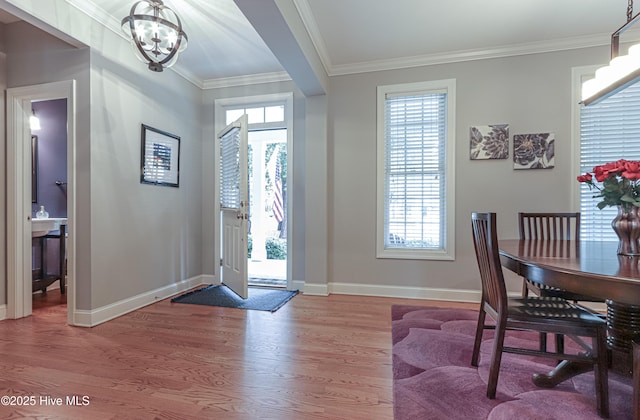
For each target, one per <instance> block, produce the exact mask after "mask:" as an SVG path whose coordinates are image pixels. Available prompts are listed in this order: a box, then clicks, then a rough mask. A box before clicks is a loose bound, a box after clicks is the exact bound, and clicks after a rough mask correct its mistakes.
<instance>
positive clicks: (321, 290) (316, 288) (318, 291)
mask: <svg viewBox="0 0 640 420" xmlns="http://www.w3.org/2000/svg"><path fill="white" fill-rule="evenodd" d="M301 284H302V286H301V287H299V288H298V290H302V291H303V293H304V294H305V295H316V296H329V286H328V285H326V284H313V283H305V282H301Z"/></svg>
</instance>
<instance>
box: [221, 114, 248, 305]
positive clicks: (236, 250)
mask: <svg viewBox="0 0 640 420" xmlns="http://www.w3.org/2000/svg"><path fill="white" fill-rule="evenodd" d="M218 140H219V144H220V220H221V224H222V226H221V229H220V236H221V238H220V241H221V247H220V249H221V267H220V278H221V281H222V283H224V284H225V285H226V286H227V287H229V288H230V289H231V290H233V291H234V292H235V293H237V294H238V296H240V297H242V298H243V299H246V298H247V296H248V294H249V290H248V282H249V279H248V270H247V259H248V256H247V252H248V250H247V245H248V238H247V235H248V233H247V224H248V223H249V200H248V191H247V190H248V183H249V177H248V163H249V161H248V156H247V116H246V115H243V116H242V117H240V118H239V119H238V120H236V121H235V122H233V123H232V124H230V125H228V126H227V127H226V128H225V129H224V130H222V132H221V133H220V134H219V135H218Z"/></svg>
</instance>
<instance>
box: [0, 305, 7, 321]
mask: <svg viewBox="0 0 640 420" xmlns="http://www.w3.org/2000/svg"><path fill="white" fill-rule="evenodd" d="M5 319H7V305H0V321H2V320H5Z"/></svg>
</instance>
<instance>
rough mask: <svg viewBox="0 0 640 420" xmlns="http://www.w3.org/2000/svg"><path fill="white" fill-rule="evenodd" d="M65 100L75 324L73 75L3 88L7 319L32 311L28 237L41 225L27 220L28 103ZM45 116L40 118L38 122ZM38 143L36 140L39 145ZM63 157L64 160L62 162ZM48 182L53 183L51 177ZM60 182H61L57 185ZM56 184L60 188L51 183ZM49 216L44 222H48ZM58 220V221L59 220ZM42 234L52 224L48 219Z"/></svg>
mask: <svg viewBox="0 0 640 420" xmlns="http://www.w3.org/2000/svg"><path fill="white" fill-rule="evenodd" d="M55 99H63V100H65V101H66V120H65V121H64V123H63V125H64V126H65V127H66V135H67V137H66V151H65V154H66V163H65V164H66V169H65V172H64V173H65V175H66V178H61V179H60V180H59V181H61V182H64V181H65V180H66V182H68V185H69V186H70V188H69V189H68V194H67V195H66V196H65V197H66V200H65V201H66V211H67V217H66V218H64V219H66V232H68V236H67V235H66V234H65V239H66V240H65V242H66V252H65V254H66V260H67V264H66V270H65V273H66V280H67V281H66V290H65V292H66V294H67V296H66V301H67V305H66V306H67V307H66V312H67V322H68V323H69V324H70V325H74V314H75V307H76V300H75V258H74V256H75V235H76V230H75V228H74V227H75V208H76V204H75V203H76V200H75V194H74V188H73V185H75V182H74V180H75V165H74V162H75V144H76V141H75V133H76V130H75V109H76V107H75V82H74V81H73V80H68V81H61V82H52V83H45V84H41V85H33V86H23V87H18V88H9V89H7V100H6V103H7V162H8V164H7V318H23V317H26V316H29V315H31V313H32V280H33V271H32V269H33V265H32V264H33V261H32V238H33V237H37V236H38V235H39V234H40V233H41V231H42V229H41V228H42V227H43V226H40V225H38V224H35V223H33V222H32V218H33V213H32V205H33V204H34V203H33V195H32V192H33V189H32V186H31V182H30V181H31V180H32V173H31V169H32V166H33V165H32V160H33V155H32V153H31V150H32V137H31V136H32V133H31V131H30V129H29V124H28V123H27V122H28V120H29V117H30V116H31V115H32V103H34V102H40V101H49V100H55ZM43 123H44V121H42V122H41V124H43ZM39 146H40V145H39ZM67 162H68V164H67ZM52 182H55V180H53V181H52ZM60 187H62V185H61V186H60ZM56 188H59V187H58V186H56ZM59 219H63V218H59ZM50 221H51V220H49V221H48V222H50ZM58 222H59V223H60V224H61V225H62V224H63V221H62V220H59V221H58ZM45 227H46V233H49V232H50V231H51V230H53V228H51V227H50V225H49V224H47V226H45Z"/></svg>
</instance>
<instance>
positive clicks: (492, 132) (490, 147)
mask: <svg viewBox="0 0 640 420" xmlns="http://www.w3.org/2000/svg"><path fill="white" fill-rule="evenodd" d="M469 152H470V155H469V156H470V158H471V160H480V159H507V158H508V157H509V124H493V125H482V126H474V127H471V128H470V129H469Z"/></svg>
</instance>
